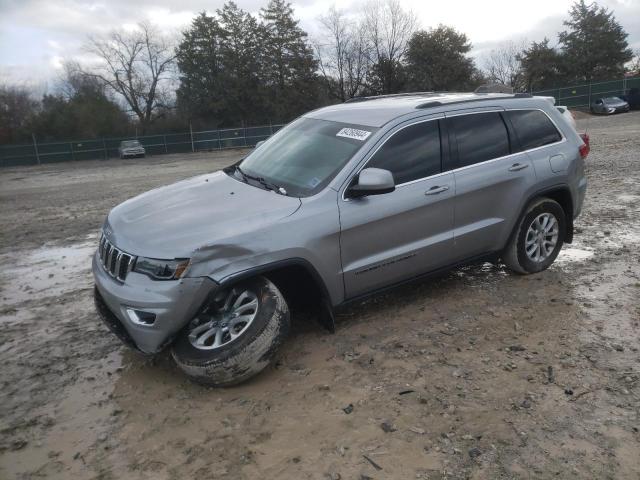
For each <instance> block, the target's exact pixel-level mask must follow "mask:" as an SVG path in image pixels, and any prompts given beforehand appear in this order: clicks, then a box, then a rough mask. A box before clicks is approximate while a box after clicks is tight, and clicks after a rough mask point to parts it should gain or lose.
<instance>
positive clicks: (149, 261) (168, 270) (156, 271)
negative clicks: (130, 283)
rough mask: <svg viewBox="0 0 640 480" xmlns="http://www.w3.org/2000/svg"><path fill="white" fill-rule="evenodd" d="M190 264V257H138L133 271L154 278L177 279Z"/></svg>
mask: <svg viewBox="0 0 640 480" xmlns="http://www.w3.org/2000/svg"><path fill="white" fill-rule="evenodd" d="M188 266H189V259H184V258H183V259H176V260H156V259H154V258H144V257H138V259H137V260H136V263H135V265H134V266H133V271H134V272H138V273H142V274H144V275H147V276H149V277H151V278H153V279H154V280H175V279H178V278H180V277H181V276H182V274H183V273H184V271H185V270H186V269H187V267H188Z"/></svg>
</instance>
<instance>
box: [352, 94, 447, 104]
mask: <svg viewBox="0 0 640 480" xmlns="http://www.w3.org/2000/svg"><path fill="white" fill-rule="evenodd" d="M430 95H439V93H438V92H403V93H388V94H386V95H372V96H368V97H353V98H349V99H348V100H345V101H344V103H355V102H366V101H369V100H378V99H380V98H396V97H427V96H430Z"/></svg>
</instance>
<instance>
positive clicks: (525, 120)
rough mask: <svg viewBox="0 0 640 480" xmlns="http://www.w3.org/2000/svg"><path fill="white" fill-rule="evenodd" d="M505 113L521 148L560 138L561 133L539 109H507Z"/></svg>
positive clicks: (555, 140)
mask: <svg viewBox="0 0 640 480" xmlns="http://www.w3.org/2000/svg"><path fill="white" fill-rule="evenodd" d="M505 115H506V116H507V117H508V118H509V120H511V125H513V128H514V130H515V132H516V136H517V137H518V140H519V142H520V147H521V149H522V150H530V149H532V148H537V147H542V146H544V145H549V144H551V143H556V142H559V141H560V140H562V135H561V134H560V132H559V131H558V129H557V128H556V126H555V125H554V124H553V122H552V121H551V120H550V119H549V117H548V116H547V115H546V114H545V113H544V112H542V111H540V110H508V111H506V112H505Z"/></svg>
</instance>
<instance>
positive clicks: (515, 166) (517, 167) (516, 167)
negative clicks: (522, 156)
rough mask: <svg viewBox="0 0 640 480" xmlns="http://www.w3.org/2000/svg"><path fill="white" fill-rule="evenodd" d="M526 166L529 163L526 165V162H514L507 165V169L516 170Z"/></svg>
mask: <svg viewBox="0 0 640 480" xmlns="http://www.w3.org/2000/svg"><path fill="white" fill-rule="evenodd" d="M528 166H529V165H527V164H526V163H514V164H513V165H511V166H510V167H509V171H510V172H517V171H518V170H524V169H525V168H527V167H528Z"/></svg>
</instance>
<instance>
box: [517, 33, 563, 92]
mask: <svg viewBox="0 0 640 480" xmlns="http://www.w3.org/2000/svg"><path fill="white" fill-rule="evenodd" d="M563 63H564V59H563V55H562V54H561V53H560V52H558V51H557V50H555V49H554V48H552V47H550V46H549V39H547V38H545V39H544V40H543V41H542V42H533V43H532V44H531V45H530V46H529V48H526V49H525V50H523V51H522V53H521V54H520V65H521V67H522V73H523V76H524V82H525V88H526V89H527V90H544V89H546V88H552V87H555V86H558V85H559V84H560V83H561V82H562V81H563V77H564V76H565V75H566V72H563V70H565V68H564V66H563Z"/></svg>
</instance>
